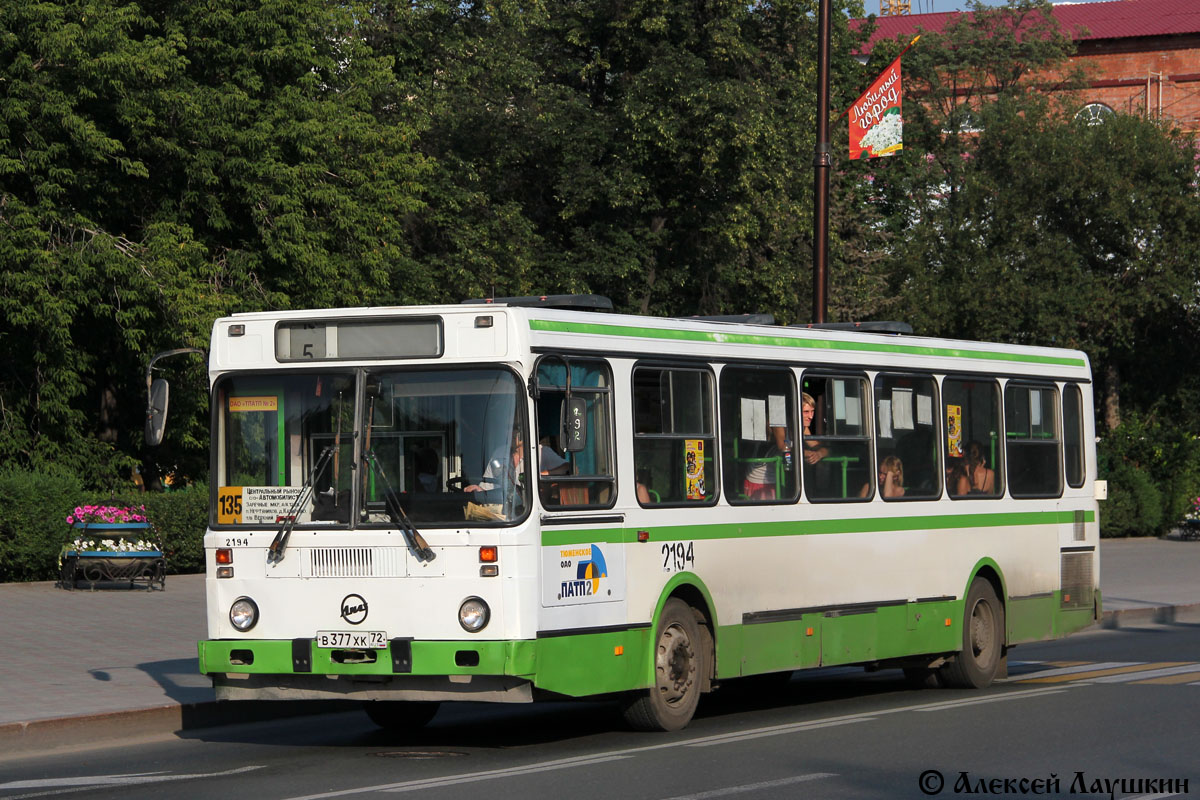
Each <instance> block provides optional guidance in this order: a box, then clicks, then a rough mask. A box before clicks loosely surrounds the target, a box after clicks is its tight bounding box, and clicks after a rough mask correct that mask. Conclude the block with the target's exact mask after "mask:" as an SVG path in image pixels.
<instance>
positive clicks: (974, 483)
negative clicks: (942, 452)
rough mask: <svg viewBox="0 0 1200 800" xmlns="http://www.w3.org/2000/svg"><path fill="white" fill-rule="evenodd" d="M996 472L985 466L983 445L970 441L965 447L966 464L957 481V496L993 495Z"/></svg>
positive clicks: (985, 457)
mask: <svg viewBox="0 0 1200 800" xmlns="http://www.w3.org/2000/svg"><path fill="white" fill-rule="evenodd" d="M995 493H996V472H995V470H993V469H991V468H989V467H988V465H987V456H986V455H984V452H983V445H982V444H980V443H979V442H978V441H976V440H971V442H970V443H969V444H968V445H967V464H966V468H965V469H964V471H963V474H962V475H961V476H960V477H959V480H958V491H957V494H995Z"/></svg>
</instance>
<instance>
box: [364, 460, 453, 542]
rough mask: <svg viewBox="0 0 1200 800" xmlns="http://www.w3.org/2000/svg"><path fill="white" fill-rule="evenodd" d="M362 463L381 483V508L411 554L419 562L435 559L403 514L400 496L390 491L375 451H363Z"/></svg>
mask: <svg viewBox="0 0 1200 800" xmlns="http://www.w3.org/2000/svg"><path fill="white" fill-rule="evenodd" d="M363 461H365V462H366V463H367V465H368V466H369V467H370V468H371V469H372V470H373V471H374V473H375V474H376V475H378V476H379V479H380V480H381V481H383V488H384V492H383V506H384V508H386V509H387V512H388V516H389V517H391V520H392V522H393V523H395V525H396V527H398V528H399V529H400V530H401V531H402V532H403V533H404V539H405V541H407V542H408V546H409V547H411V548H412V550H413V552H414V553H416V554H417V559H418V560H420V561H433V560H434V559H435V558H437V553H435V552H433V550H431V549H430V547H429V543H428V542H426V541H425V537H424V536H422V535H421V533H420V531H418V530H417V528H416V526H415V525H413V524H412V520H410V519H409V518H408V515H407V514H405V513H404V509H403V508H401V507H400V496H399V495H397V494H396V493H395V492H394V491H392V483H391V481H389V480H388V477H387V473H386V472H384V471H383V467H382V466H381V465H380V463H379V459H378V458H377V457H376V456H375V451H374V450H364V451H363Z"/></svg>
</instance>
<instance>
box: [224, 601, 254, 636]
mask: <svg viewBox="0 0 1200 800" xmlns="http://www.w3.org/2000/svg"><path fill="white" fill-rule="evenodd" d="M229 622H230V624H232V625H233V627H235V628H237V629H238V630H239V631H242V632H243V633H245V632H246V631H248V630H250V629H251V628H253V627H254V625H255V623H257V622H258V604H257V603H255V602H254V601H253V600H251V599H250V598H249V597H239V598H238V599H237V600H234V601H233V605H231V606H230V607H229Z"/></svg>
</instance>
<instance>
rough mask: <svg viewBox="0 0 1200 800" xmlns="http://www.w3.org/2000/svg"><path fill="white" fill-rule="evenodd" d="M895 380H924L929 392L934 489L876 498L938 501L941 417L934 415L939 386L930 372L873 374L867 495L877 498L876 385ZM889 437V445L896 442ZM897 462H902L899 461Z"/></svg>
mask: <svg viewBox="0 0 1200 800" xmlns="http://www.w3.org/2000/svg"><path fill="white" fill-rule="evenodd" d="M895 378H900V379H908V380H912V381H928V383H929V385H930V387H931V388H932V389H933V402H932V407H931V409H930V411H931V413H932V415H933V420H932V423H931V426H930V427H931V428H932V430H933V444H934V448H933V451H934V464H933V479H934V487H935V488H934V490H933V492H932V493H930V494H922V495H915V496H911V497H910V496H909V493H908V490H907V489H905V492H904V496H903V497H882V495H880V497H881V498H882V499H883V500H885V501H887V502H889V503H903V502H908V501H920V500H926V501H928V500H940V499H941V498H942V493H943V492H944V491H945V487H944V484H945V469H944V467H942V463H943V457H942V456H943V448H942V447H941V446H940V444H939V443H940V442H941V425H940V424H939V421H938V420H939V417H941V416H944V410H943V413H942V414H939V413H938V410H939V409H942V404H941V394H942V393H941V384H940V382H939V381H938V375H937V374H936V373H933V372H904V371H898V370H888V371H880V372H877V373H875V380H874V381H872V382H871V414H872V416H873V417H874V420H873V424H872V427H871V437H872V439H873V440H874V443H875V450H874V452H875V456H874V460H873V461H872V464H873V465H874V468H873V469H872V470H871V474H870V476H869V478H868V480H869V482H870V483H871V484H872V488H871V496H872V497H874V496H875V495H879V486H878V480H877V479H878V473H879V466H878V464H877V462H878V461H879V459H880V455H879V440H880V438H881V437H880V435H879V402H880V401H879V398H880V392H879V389H880V386H879V383H880V381H883V380H888V379H895ZM914 399H915V398H914ZM914 430H916V428H915V427H914ZM893 433H894V432H893ZM889 438H891V440H892V441H893V442H894V441H896V439H897V437H896V436H895V435H893V436H891V437H889ZM893 455H895V454H894V453H893ZM901 463H903V460H902V461H901Z"/></svg>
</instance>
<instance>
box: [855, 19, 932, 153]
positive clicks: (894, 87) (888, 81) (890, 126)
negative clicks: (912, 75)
mask: <svg viewBox="0 0 1200 800" xmlns="http://www.w3.org/2000/svg"><path fill="white" fill-rule="evenodd" d="M920 38H921V37H920V36H918V37H916V38H915V39H913V40H912V41H911V42H909V44H908V47H906V48H904V50H902V51H901V52H900V55H898V56H896V59H895V60H894V61H893V62H892V63H891V64H889V65H888V68H887V69H885V70H884V71H883V72H882V73H881V74H880V75H879V77H878V78H876V79H875V82H874V83H872V84H871V85H870V86H869V87H867V90H866V91H865V92H863V93H862V96H861V97H859V98H858V99H857V100H855V101H854V105H852V106H850V158H877V157H879V156H890V155H892V154H893V153H896V152H899V151H900V150H903V149H904V120H903V117H902V116H901V113H900V112H901V105H902V101H903V99H904V90H903V86H902V83H903V80H902V76H901V72H900V59H901V58H903V56H904V54H905V53H907V52H908V48H909V47H912V46H913V45H914V44H916V43H917V39H920Z"/></svg>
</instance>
